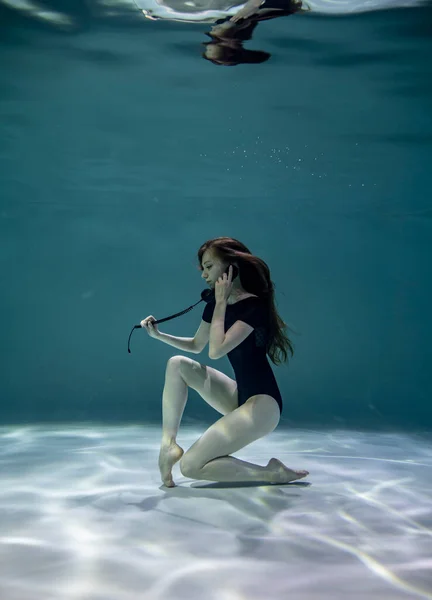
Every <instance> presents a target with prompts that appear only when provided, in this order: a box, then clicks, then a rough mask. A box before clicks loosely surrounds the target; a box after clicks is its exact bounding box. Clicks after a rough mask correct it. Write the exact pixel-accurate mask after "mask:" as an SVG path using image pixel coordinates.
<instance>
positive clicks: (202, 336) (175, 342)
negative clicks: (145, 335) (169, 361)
mask: <svg viewBox="0 0 432 600" xmlns="http://www.w3.org/2000/svg"><path fill="white" fill-rule="evenodd" d="M209 335H210V323H206V322H205V321H201V324H200V326H199V327H198V329H197V332H196V333H195V335H194V337H193V338H185V337H177V336H174V335H169V334H168V333H162V332H161V331H158V332H157V333H156V335H154V337H155V339H157V340H160V341H161V342H164V343H165V344H168V345H169V346H174V348H178V349H179V350H183V351H184V352H192V354H199V353H200V352H202V351H203V349H204V348H205V346H206V345H207V343H208V341H209Z"/></svg>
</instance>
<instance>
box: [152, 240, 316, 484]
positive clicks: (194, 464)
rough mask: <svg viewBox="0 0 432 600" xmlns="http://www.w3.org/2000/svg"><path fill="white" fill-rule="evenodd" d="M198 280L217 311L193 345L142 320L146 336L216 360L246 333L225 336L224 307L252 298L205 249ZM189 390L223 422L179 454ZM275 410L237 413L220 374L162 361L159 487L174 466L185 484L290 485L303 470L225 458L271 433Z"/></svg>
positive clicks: (229, 384) (258, 401)
mask: <svg viewBox="0 0 432 600" xmlns="http://www.w3.org/2000/svg"><path fill="white" fill-rule="evenodd" d="M202 267H203V272H202V277H203V278H204V279H205V281H206V282H207V283H208V285H209V286H210V287H211V288H212V289H214V291H215V300H216V307H215V311H214V315H213V319H212V323H211V324H210V323H206V322H205V321H201V324H200V326H199V328H198V330H197V332H196V333H195V336H194V337H193V338H180V337H175V336H170V335H168V334H165V333H162V332H160V331H159V330H158V328H157V326H156V325H154V324H153V321H155V320H156V319H155V317H153V316H152V315H150V316H148V317H146V318H145V319H144V320H143V321H141V327H143V328H145V329H146V331H147V333H148V334H149V336H150V337H152V338H155V339H158V340H160V341H163V342H165V343H167V344H169V345H171V346H174V347H175V348H178V349H180V350H182V351H185V352H191V353H193V354H199V353H200V352H202V351H203V350H204V348H205V347H206V346H207V344H208V345H209V357H210V358H211V359H213V360H217V359H220V358H222V357H223V356H225V355H226V354H227V353H228V352H230V351H231V350H232V349H233V348H235V347H236V346H238V345H239V344H241V343H242V342H243V341H244V340H245V339H246V337H247V336H248V335H250V334H251V332H252V331H253V328H252V327H251V326H250V325H248V324H246V323H243V322H242V321H236V322H235V323H234V324H233V325H232V327H230V329H228V331H226V332H225V331H224V318H225V311H226V307H227V305H228V304H234V303H235V302H237V301H239V300H242V299H244V298H247V297H249V296H252V295H253V294H249V293H248V292H246V291H245V290H244V289H243V288H242V286H241V284H240V281H239V277H237V278H236V279H235V280H234V281H232V268H231V267H230V269H229V272H228V275H227V274H224V271H225V269H226V267H227V265H226V264H224V263H223V262H222V261H221V260H219V258H218V256H217V255H216V253H214V252H213V250H212V249H209V250H207V251H206V252H205V253H204V255H203V257H202ZM188 388H192V389H194V390H196V391H197V392H198V394H200V396H201V397H202V398H203V399H204V400H205V401H206V402H207V403H208V404H209V405H210V406H212V407H213V408H214V409H215V410H216V411H218V412H219V413H220V414H222V415H223V416H222V417H221V418H220V419H219V420H218V421H216V423H214V424H213V425H211V427H209V428H208V429H207V431H206V432H205V433H204V434H203V435H202V436H201V437H200V438H199V439H198V440H197V441H196V442H195V443H194V444H193V445H192V446H191V447H190V448H189V450H188V451H187V452H186V453H185V452H184V451H183V449H182V448H181V447H180V446H179V445H178V444H177V433H178V430H179V427H180V421H181V418H182V415H183V411H184V409H185V406H186V401H187V396H188ZM279 419H280V411H279V407H278V404H277V402H276V400H275V399H274V398H272V397H271V396H268V395H266V394H258V395H256V396H252V397H251V398H249V399H248V400H247V401H246V402H245V403H244V404H242V405H241V406H238V403H237V384H236V382H235V380H233V379H231V378H230V377H228V376H227V375H225V374H224V373H221V372H220V371H218V370H216V369H213V368H212V367H208V366H206V365H203V364H201V363H199V362H197V361H195V360H192V359H190V358H188V357H185V356H173V357H172V358H170V359H169V361H168V364H167V368H166V374H165V385H164V390H163V395H162V443H161V448H160V453H159V469H160V473H161V478H162V481H163V483H164V485H165V486H167V487H173V486H174V485H175V484H174V481H173V478H172V468H173V466H174V465H175V464H176V463H177V462H178V461H180V471H181V473H182V474H183V475H184V476H185V477H190V478H192V479H203V480H208V481H220V482H239V481H241V482H243V481H249V482H251V481H252V482H253V481H256V482H268V483H271V484H284V483H290V482H291V481H295V480H297V479H301V478H303V477H306V476H307V475H308V471H296V470H293V469H289V468H288V467H286V466H285V465H284V464H283V463H281V462H280V461H279V460H278V459H276V458H272V459H270V461H269V462H268V464H267V465H266V466H260V465H256V464H252V463H248V462H245V461H242V460H239V459H237V458H234V457H233V456H231V454H233V453H234V452H238V451H239V450H240V449H242V448H244V447H245V446H247V445H248V444H251V443H252V442H254V441H255V440H258V439H259V438H261V437H263V436H265V435H267V434H269V433H271V432H272V431H273V430H274V429H275V428H276V427H277V425H278V423H279Z"/></svg>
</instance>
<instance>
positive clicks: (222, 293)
mask: <svg viewBox="0 0 432 600" xmlns="http://www.w3.org/2000/svg"><path fill="white" fill-rule="evenodd" d="M232 272H233V268H232V266H231V265H230V267H229V269H228V275H227V274H226V273H224V274H223V275H222V277H219V279H218V280H217V281H216V283H215V300H216V304H220V303H224V302H226V301H227V300H228V297H229V295H230V294H231V289H232Z"/></svg>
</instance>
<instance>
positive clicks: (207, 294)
mask: <svg viewBox="0 0 432 600" xmlns="http://www.w3.org/2000/svg"><path fill="white" fill-rule="evenodd" d="M230 266H231V267H232V281H234V279H235V278H236V277H237V275H238V273H239V270H238V268H237V267H236V266H235V265H228V267H227V269H226V271H225V273H226V274H227V275H228V272H229V268H230ZM214 297H215V294H214V291H213V290H209V289H208V288H207V289H205V290H203V291H202V292H201V300H198V302H195V304H192V306H189V308H185V310H182V311H181V312H178V313H176V314H175V315H170V316H169V317H165V318H164V319H158V320H157V321H153V323H154V324H155V325H157V324H158V323H164V322H165V321H170V320H171V319H175V318H177V317H180V316H181V315H184V314H186V313H187V312H189V311H190V310H192V309H193V308H194V306H196V305H197V304H199V303H200V302H206V303H208V302H212V301H213V300H214ZM134 329H141V325H134V326H133V327H132V329H131V332H130V334H129V339H128V352H129V354H130V339H131V336H132V333H133V331H134Z"/></svg>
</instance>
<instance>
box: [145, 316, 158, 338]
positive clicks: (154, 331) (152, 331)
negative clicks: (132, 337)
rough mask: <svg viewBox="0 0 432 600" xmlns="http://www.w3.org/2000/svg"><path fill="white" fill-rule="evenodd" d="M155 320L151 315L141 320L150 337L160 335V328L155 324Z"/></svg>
mask: <svg viewBox="0 0 432 600" xmlns="http://www.w3.org/2000/svg"><path fill="white" fill-rule="evenodd" d="M154 321H156V319H155V318H154V316H153V315H149V316H148V317H146V318H145V319H143V320H142V321H141V323H140V325H141V327H143V328H144V329H145V330H146V331H147V333H148V334H149V336H150V337H152V338H157V336H158V335H159V329H158V328H157V325H155V324H154Z"/></svg>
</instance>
